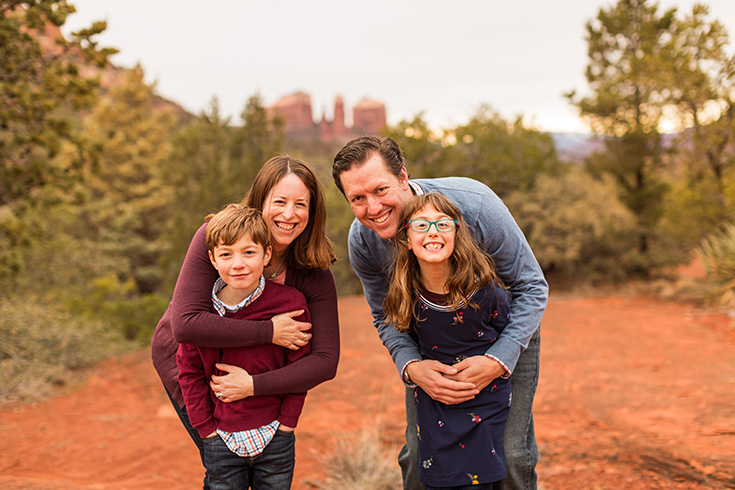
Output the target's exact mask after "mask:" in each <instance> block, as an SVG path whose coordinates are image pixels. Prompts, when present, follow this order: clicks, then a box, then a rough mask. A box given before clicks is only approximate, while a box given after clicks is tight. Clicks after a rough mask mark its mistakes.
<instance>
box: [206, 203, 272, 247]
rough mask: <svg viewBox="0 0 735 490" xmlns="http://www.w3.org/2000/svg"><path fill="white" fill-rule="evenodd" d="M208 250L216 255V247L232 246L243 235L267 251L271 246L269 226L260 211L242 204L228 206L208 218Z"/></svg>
mask: <svg viewBox="0 0 735 490" xmlns="http://www.w3.org/2000/svg"><path fill="white" fill-rule="evenodd" d="M207 218H208V219H209V218H211V219H209V223H207V248H208V249H209V251H210V252H212V253H214V247H217V246H220V245H232V244H233V243H235V242H236V241H238V240H239V239H240V238H241V237H242V236H243V235H245V234H247V235H248V236H249V237H250V239H251V240H252V241H253V242H254V243H257V244H259V245H261V246H262V247H263V250H267V249H268V247H270V246H271V234H270V231H268V225H267V224H266V223H265V220H264V219H263V213H261V212H260V211H259V210H257V209H254V208H250V207H247V206H243V205H242V204H228V205H227V206H225V207H224V208H223V209H222V211H220V212H219V213H217V214H214V215H209V216H207Z"/></svg>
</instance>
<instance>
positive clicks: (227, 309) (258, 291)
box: [212, 274, 265, 316]
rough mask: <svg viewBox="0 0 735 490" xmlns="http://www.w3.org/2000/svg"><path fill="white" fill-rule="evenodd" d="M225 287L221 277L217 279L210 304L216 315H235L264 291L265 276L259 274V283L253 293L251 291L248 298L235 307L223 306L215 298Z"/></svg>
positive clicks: (223, 304) (225, 284)
mask: <svg viewBox="0 0 735 490" xmlns="http://www.w3.org/2000/svg"><path fill="white" fill-rule="evenodd" d="M225 286H227V283H226V282H225V281H223V280H222V278H221V277H218V278H217V280H216V281H215V282H214V286H213V287H212V304H213V305H214V309H215V310H217V313H219V315H220V316H225V315H226V314H227V313H235V312H237V311H240V310H241V309H243V308H245V307H246V306H247V305H249V304H250V303H252V302H253V301H255V300H256V299H258V296H260V294H261V293H262V292H263V289H265V276H263V275H262V274H261V276H260V282H259V283H258V287H257V288H255V291H253V293H252V294H251V295H250V296H248V297H247V298H245V299H244V300H242V301H240V302H239V303H238V304H236V305H235V306H230V305H228V304H225V303H223V302H222V301H221V300H220V299H219V298H218V297H217V293H219V292H220V291H222V289H223V288H224V287H225Z"/></svg>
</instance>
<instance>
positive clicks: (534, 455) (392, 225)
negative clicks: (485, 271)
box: [332, 136, 548, 490]
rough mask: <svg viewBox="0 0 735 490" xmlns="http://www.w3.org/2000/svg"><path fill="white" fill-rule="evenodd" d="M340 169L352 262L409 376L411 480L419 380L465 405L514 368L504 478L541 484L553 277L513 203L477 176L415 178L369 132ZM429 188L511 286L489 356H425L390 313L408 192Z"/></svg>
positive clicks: (411, 477) (408, 478)
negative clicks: (540, 401) (541, 369)
mask: <svg viewBox="0 0 735 490" xmlns="http://www.w3.org/2000/svg"><path fill="white" fill-rule="evenodd" d="M332 177H333V178H334V182H335V184H336V185H337V187H338V188H339V189H340V191H342V193H343V194H344V196H345V198H346V199H347V202H348V203H349V204H350V207H351V208H352V212H353V213H354V214H355V218H356V219H355V221H353V223H352V226H351V227H350V233H349V238H348V244H349V256H350V263H351V265H352V267H353V269H354V270H355V273H356V274H357V276H358V277H359V278H360V281H361V282H362V287H363V290H364V292H365V297H366V298H367V301H368V304H369V305H370V311H371V314H372V316H373V324H374V325H375V327H376V328H377V329H378V335H379V336H380V339H381V340H382V341H383V344H384V345H385V346H386V348H387V349H388V351H389V352H390V354H391V356H392V357H393V361H394V362H395V363H396V367H397V368H398V371H399V373H400V374H401V377H402V379H403V381H404V382H405V383H406V385H407V390H406V424H407V425H406V445H405V446H404V447H403V449H402V450H401V453H400V455H399V457H398V461H399V464H400V465H401V470H402V471H403V487H404V489H405V490H415V489H423V488H424V487H423V485H422V484H421V482H419V480H418V475H417V455H416V423H415V407H414V402H413V389H412V388H413V387H414V386H416V385H418V386H420V387H421V388H422V389H423V390H424V391H425V392H426V393H428V394H429V396H431V397H432V398H434V399H435V400H438V401H440V402H443V403H447V404H456V403H461V402H464V401H467V400H469V399H471V398H472V397H474V396H475V395H476V394H477V393H479V391H480V390H482V389H483V388H485V387H486V386H487V385H488V384H489V383H490V382H491V381H492V380H493V379H495V378H497V377H499V376H504V377H507V376H510V375H511V374H513V378H512V380H513V381H512V383H511V384H512V400H513V402H512V406H511V411H510V416H509V418H508V424H507V426H506V435H505V452H506V461H507V466H508V476H507V477H506V478H505V479H504V480H502V482H501V484H500V486H499V487H500V488H501V489H503V490H510V489H514V490H515V489H524V490H525V489H535V488H536V470H535V468H536V462H537V461H538V448H537V446H536V439H535V436H534V430H533V415H532V408H533V397H534V395H535V392H536V385H537V383H538V366H539V346H540V334H539V327H540V323H541V317H542V316H543V313H544V310H545V308H546V300H547V297H548V285H547V284H546V280H545V279H544V275H543V272H542V271H541V268H540V266H539V265H538V262H537V261H536V258H535V257H534V255H533V252H532V251H531V248H530V247H529V245H528V242H527V241H526V239H525V237H524V236H523V233H522V232H521V230H520V228H519V227H518V225H517V224H516V222H515V220H514V219H513V217H512V216H511V215H510V212H509V211H508V209H507V208H506V207H505V205H504V204H503V203H502V201H501V200H500V199H499V198H498V197H497V196H496V195H495V194H494V193H493V192H492V191H491V190H490V189H489V188H488V187H487V186H485V185H484V184H482V183H480V182H477V181H475V180H472V179H467V178H459V177H449V178H442V179H419V180H415V181H409V180H408V172H407V171H406V168H405V167H404V161H403V155H402V153H401V149H400V148H399V146H398V144H397V143H396V142H395V141H394V140H392V139H390V138H379V137H376V136H365V137H361V138H356V139H354V140H352V141H350V142H349V143H347V144H346V145H345V146H344V147H343V148H342V149H341V150H340V151H339V153H337V155H336V156H335V158H334V165H333V166H332ZM426 192H440V193H442V194H444V195H445V196H447V197H448V198H449V199H450V200H452V202H454V204H456V205H457V207H459V209H460V210H461V211H462V214H463V216H464V218H465V221H467V223H468V224H469V226H470V227H472V229H473V231H474V232H475V234H476V236H477V238H478V239H479V240H480V241H481V243H482V244H483V247H484V248H485V250H486V251H487V252H488V253H489V254H490V255H491V256H492V257H493V260H494V261H495V266H496V268H497V271H498V274H499V275H500V277H501V278H502V280H503V282H504V283H505V285H506V286H508V287H509V288H510V292H511V294H512V303H511V313H510V321H509V323H508V325H507V326H506V327H505V330H504V331H503V333H502V335H501V336H500V337H499V338H498V341H497V342H496V343H495V344H494V345H493V346H492V347H491V348H490V349H489V350H488V351H487V352H486V354H485V355H484V356H474V357H470V358H467V359H465V360H463V361H462V362H460V363H457V364H455V365H453V366H447V365H444V364H441V363H438V362H436V361H430V360H426V361H425V360H422V358H421V354H420V352H419V349H418V346H417V344H416V342H414V341H413V340H412V339H411V337H410V336H409V335H408V334H405V333H400V332H398V331H396V330H395V329H394V328H393V326H392V325H386V324H385V323H384V321H383V320H384V318H385V315H384V314H383V311H382V304H383V299H384V298H385V295H386V293H387V291H388V280H389V274H390V271H389V265H390V253H391V243H390V239H391V238H393V236H395V233H396V227H397V224H398V220H399V219H400V215H401V212H402V211H403V209H404V208H405V206H406V203H407V202H408V200H409V199H410V198H411V197H412V196H413V195H414V194H423V193H426Z"/></svg>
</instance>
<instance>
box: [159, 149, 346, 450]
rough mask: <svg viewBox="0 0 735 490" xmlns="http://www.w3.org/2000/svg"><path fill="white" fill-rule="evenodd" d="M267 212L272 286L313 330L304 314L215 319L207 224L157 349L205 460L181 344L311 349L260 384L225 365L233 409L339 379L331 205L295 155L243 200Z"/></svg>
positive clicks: (223, 385) (272, 165)
mask: <svg viewBox="0 0 735 490" xmlns="http://www.w3.org/2000/svg"><path fill="white" fill-rule="evenodd" d="M243 204H245V205H247V206H250V207H254V208H256V209H260V210H261V211H262V212H263V216H264V218H265V220H266V222H267V223H268V226H269V229H270V231H271V233H272V235H273V257H272V259H271V262H270V264H269V266H268V267H267V268H266V270H265V271H264V274H265V275H266V278H268V279H270V280H274V281H277V282H281V283H285V284H287V285H289V286H293V287H295V288H297V289H298V290H299V291H301V292H302V293H303V294H304V296H305V297H306V301H307V304H308V308H309V313H310V314H311V322H312V324H311V325H310V324H308V323H302V322H296V321H295V320H294V319H293V317H296V316H298V315H299V314H300V313H301V311H294V312H290V313H286V314H282V315H277V316H274V317H273V318H272V319H270V320H264V321H244V320H233V319H231V318H226V317H221V316H219V315H218V314H216V313H211V312H210V310H211V307H212V297H211V295H212V286H213V284H214V282H215V280H216V279H217V277H218V274H217V271H216V270H215V269H214V267H212V264H211V263H210V261H209V257H208V254H207V245H206V242H205V231H206V224H205V225H202V226H201V227H200V228H199V230H198V231H197V232H196V233H195V235H194V238H193V239H192V242H191V245H190V246H189V250H188V251H187V254H186V258H185V259H184V263H183V264H182V266H181V272H180V273H179V278H178V280H177V281H176V287H175V289H174V293H173V298H172V300H171V304H170V305H169V307H168V309H167V310H166V312H165V313H164V315H163V317H162V318H161V321H160V322H159V323H158V326H156V330H155V332H154V333H153V339H152V341H151V357H152V358H153V365H154V366H155V368H156V371H157V372H158V375H159V376H160V377H161V381H162V382H163V385H164V387H165V388H166V392H167V393H168V395H169V398H170V399H171V401H172V403H173V405H174V408H175V409H176V412H177V413H178V414H179V418H180V419H181V421H182V422H183V424H184V426H185V427H186V429H187V430H188V431H189V435H190V436H191V437H192V439H193V440H194V442H195V443H196V445H197V447H199V450H200V454H201V450H202V444H201V438H200V437H199V435H198V433H197V431H196V430H195V429H194V428H193V427H192V426H191V424H190V423H189V419H188V416H187V414H186V407H185V406H184V400H183V396H182V394H181V388H180V386H179V384H178V381H177V376H178V368H177V366H176V350H177V348H178V344H179V343H180V342H182V343H188V344H195V345H200V346H204V347H239V346H250V345H262V344H267V343H273V344H277V345H281V346H284V347H287V348H289V349H298V348H299V347H301V346H304V345H306V344H307V343H309V342H310V343H311V353H310V354H309V355H307V356H306V357H303V358H301V359H299V360H298V361H296V362H294V363H291V364H289V365H287V366H285V367H283V368H281V369H278V370H275V371H270V372H267V373H263V374H258V375H255V376H250V375H249V374H248V373H247V372H246V371H244V370H243V369H241V368H238V367H236V366H227V365H222V368H221V370H223V371H226V372H228V373H229V374H228V375H226V376H220V377H215V378H214V379H213V382H212V387H213V389H214V388H215V387H216V391H217V393H221V398H220V399H221V400H223V401H225V402H233V401H236V400H240V399H242V398H246V397H248V396H253V395H272V394H280V393H295V392H302V391H308V390H310V389H311V388H313V387H315V386H316V385H318V384H320V383H323V382H324V381H327V380H329V379H332V378H334V376H335V374H336V372H337V362H338V360H339V320H338V316H337V291H336V288H335V285H334V277H333V276H332V273H331V271H330V270H329V267H330V266H331V264H332V263H334V261H335V260H336V257H335V254H334V251H333V248H332V244H331V242H330V241H329V239H328V238H327V236H326V204H325V199H324V194H323V192H322V189H321V186H320V184H319V181H318V180H317V178H316V175H315V174H314V172H313V171H312V170H311V168H309V166H308V165H307V164H306V163H305V162H303V161H301V160H299V159H297V158H294V157H291V156H288V155H281V156H276V157H273V158H271V159H270V160H268V161H267V162H266V163H265V165H263V167H262V168H261V169H260V171H259V172H258V175H256V177H255V180H254V181H253V184H252V186H251V188H250V191H249V192H248V194H247V195H246V196H245V198H244V199H243ZM309 329H310V330H309Z"/></svg>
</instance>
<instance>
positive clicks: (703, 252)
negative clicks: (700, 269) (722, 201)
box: [697, 224, 735, 308]
mask: <svg viewBox="0 0 735 490" xmlns="http://www.w3.org/2000/svg"><path fill="white" fill-rule="evenodd" d="M697 255H698V256H699V258H700V259H701V260H702V264H703V265H704V269H705V272H706V277H705V283H706V286H707V287H706V290H705V294H706V296H707V297H708V298H709V299H711V300H713V301H714V302H716V303H718V304H720V305H722V306H725V307H728V308H735V224H728V225H726V226H725V227H724V229H723V230H722V231H721V232H719V233H715V234H713V235H710V236H709V237H708V238H706V239H705V240H704V241H703V242H702V245H701V246H700V247H699V249H698V250H697Z"/></svg>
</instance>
